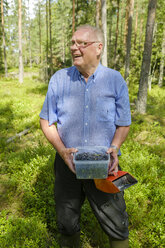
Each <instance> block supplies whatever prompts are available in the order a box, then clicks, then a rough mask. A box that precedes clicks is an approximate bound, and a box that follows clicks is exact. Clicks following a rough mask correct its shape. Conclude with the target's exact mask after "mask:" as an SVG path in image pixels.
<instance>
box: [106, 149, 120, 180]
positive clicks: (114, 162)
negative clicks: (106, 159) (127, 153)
mask: <svg viewBox="0 0 165 248" xmlns="http://www.w3.org/2000/svg"><path fill="white" fill-rule="evenodd" d="M107 153H110V156H111V158H110V163H109V169H108V175H113V172H117V171H118V164H119V159H118V155H117V153H118V151H117V150H116V149H114V148H112V147H110V148H109V149H108V151H107Z"/></svg>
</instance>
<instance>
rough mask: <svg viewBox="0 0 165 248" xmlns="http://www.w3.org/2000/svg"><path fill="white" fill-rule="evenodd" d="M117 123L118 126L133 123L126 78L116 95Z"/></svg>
mask: <svg viewBox="0 0 165 248" xmlns="http://www.w3.org/2000/svg"><path fill="white" fill-rule="evenodd" d="M115 124H116V125H117V126H129V125H130V124H131V111H130V102H129V95H128V88H127V85H126V83H125V81H124V79H123V83H122V85H121V87H120V90H119V92H118V95H117V97H116V118H115Z"/></svg>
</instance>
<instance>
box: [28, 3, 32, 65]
mask: <svg viewBox="0 0 165 248" xmlns="http://www.w3.org/2000/svg"><path fill="white" fill-rule="evenodd" d="M28 21H29V30H28V33H29V62H30V68H32V49H31V31H30V29H31V20H30V5H29V0H28Z"/></svg>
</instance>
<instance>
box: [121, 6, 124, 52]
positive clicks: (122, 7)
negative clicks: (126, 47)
mask: <svg viewBox="0 0 165 248" xmlns="http://www.w3.org/2000/svg"><path fill="white" fill-rule="evenodd" d="M123 9H124V2H123V1H121V11H120V20H121V22H120V25H121V26H120V49H122V48H123V21H122V20H123Z"/></svg>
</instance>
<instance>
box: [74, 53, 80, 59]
mask: <svg viewBox="0 0 165 248" xmlns="http://www.w3.org/2000/svg"><path fill="white" fill-rule="evenodd" d="M79 57H81V55H80V54H74V55H73V58H74V59H75V58H79Z"/></svg>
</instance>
